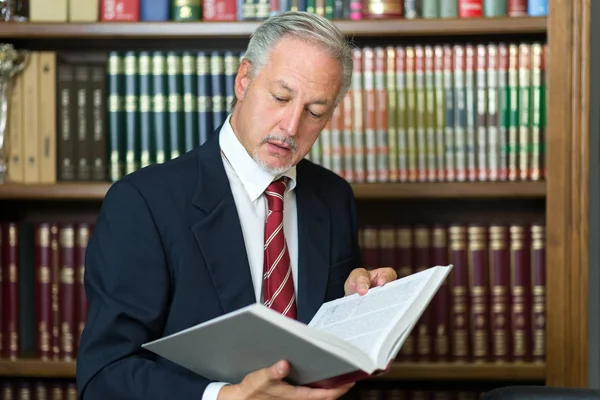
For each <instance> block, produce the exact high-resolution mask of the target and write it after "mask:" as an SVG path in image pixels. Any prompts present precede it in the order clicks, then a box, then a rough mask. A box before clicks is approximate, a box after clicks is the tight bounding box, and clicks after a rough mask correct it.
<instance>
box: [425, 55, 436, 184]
mask: <svg viewBox="0 0 600 400" xmlns="http://www.w3.org/2000/svg"><path fill="white" fill-rule="evenodd" d="M433 62H434V60H433V47H432V46H425V132H426V135H427V180H428V181H430V182H435V180H436V176H437V168H438V167H437V162H436V161H437V157H436V156H437V150H436V126H437V123H436V121H435V118H436V112H435V111H436V110H435V105H436V100H435V81H434V72H433Z"/></svg>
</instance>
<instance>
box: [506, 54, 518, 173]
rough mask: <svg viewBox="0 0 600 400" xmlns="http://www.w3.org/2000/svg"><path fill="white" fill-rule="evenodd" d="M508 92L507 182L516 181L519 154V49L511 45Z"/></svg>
mask: <svg viewBox="0 0 600 400" xmlns="http://www.w3.org/2000/svg"><path fill="white" fill-rule="evenodd" d="M508 52H509V53H508V54H509V62H508V91H509V98H510V103H509V109H508V143H507V144H508V180H510V181H516V180H517V177H518V170H517V167H518V162H517V160H518V158H517V155H518V154H519V141H518V134H519V100H522V99H520V98H519V70H518V68H519V67H518V65H519V47H518V45H516V44H511V45H509V47H508Z"/></svg>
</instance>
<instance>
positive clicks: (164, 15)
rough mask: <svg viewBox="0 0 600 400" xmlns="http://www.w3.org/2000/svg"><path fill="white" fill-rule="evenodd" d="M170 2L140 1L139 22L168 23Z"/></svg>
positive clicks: (166, 0)
mask: <svg viewBox="0 0 600 400" xmlns="http://www.w3.org/2000/svg"><path fill="white" fill-rule="evenodd" d="M170 7H171V1H170V0H140V20H141V21H169V19H170V17H171V12H170Z"/></svg>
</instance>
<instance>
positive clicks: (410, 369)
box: [0, 359, 546, 381]
mask: <svg viewBox="0 0 600 400" xmlns="http://www.w3.org/2000/svg"><path fill="white" fill-rule="evenodd" d="M545 371H546V369H545V366H544V365H543V364H449V363H423V364H394V365H392V367H391V369H390V371H389V372H388V373H387V374H385V375H383V376H379V377H377V378H374V379H377V380H418V379H421V380H472V381H474V380H479V381H543V380H544V379H545ZM0 377H40V378H71V379H72V378H75V362H67V361H40V360H27V359H23V360H16V361H8V360H0Z"/></svg>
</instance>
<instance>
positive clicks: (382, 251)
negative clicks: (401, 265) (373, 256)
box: [378, 226, 396, 268]
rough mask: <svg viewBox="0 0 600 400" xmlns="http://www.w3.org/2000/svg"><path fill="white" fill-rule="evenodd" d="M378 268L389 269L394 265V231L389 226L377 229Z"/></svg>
mask: <svg viewBox="0 0 600 400" xmlns="http://www.w3.org/2000/svg"><path fill="white" fill-rule="evenodd" d="M378 241H379V257H378V258H379V264H378V265H379V267H391V268H394V266H395V265H396V238H395V229H394V228H393V227H391V226H383V227H381V228H380V229H379V235H378Z"/></svg>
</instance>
